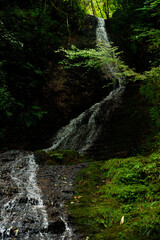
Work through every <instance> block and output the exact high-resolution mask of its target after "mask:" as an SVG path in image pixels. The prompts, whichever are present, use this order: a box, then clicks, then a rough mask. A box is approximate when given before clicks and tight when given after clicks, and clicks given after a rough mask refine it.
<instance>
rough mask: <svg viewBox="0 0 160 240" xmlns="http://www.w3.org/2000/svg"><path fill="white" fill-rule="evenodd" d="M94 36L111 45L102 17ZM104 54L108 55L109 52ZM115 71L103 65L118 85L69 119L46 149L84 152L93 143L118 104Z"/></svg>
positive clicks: (103, 43) (101, 42) (119, 80)
mask: <svg viewBox="0 0 160 240" xmlns="http://www.w3.org/2000/svg"><path fill="white" fill-rule="evenodd" d="M96 37H97V43H100V44H102V45H103V46H106V49H107V48H110V47H111V46H110V43H109V40H108V36H107V33H106V30H105V21H104V19H102V18H98V26H97V30H96ZM106 54H107V55H109V54H110V53H109V52H108V53H106ZM116 72H117V68H116V65H115V64H113V63H108V64H106V65H105V66H104V73H105V74H106V77H110V78H111V79H113V78H114V79H116V80H117V81H118V87H117V88H116V89H113V91H111V92H110V94H109V95H108V96H107V97H106V98H105V99H104V100H102V101H101V102H99V103H96V104H94V105H93V106H92V107H91V108H89V109H88V110H86V111H85V112H83V113H82V114H81V115H79V116H78V117H77V118H75V119H73V120H71V121H70V123H69V124H68V125H67V126H65V127H63V128H62V129H60V130H59V131H58V133H57V135H56V136H55V137H54V139H53V143H52V146H51V147H50V148H48V149H46V150H53V149H72V150H77V151H79V152H80V153H84V152H85V151H87V150H88V149H89V148H90V147H91V146H92V145H93V144H94V142H95V141H96V140H97V137H98V136H99V134H100V133H101V131H102V130H103V124H104V123H105V122H106V121H107V120H108V119H109V117H110V115H111V112H112V111H114V109H115V108H116V106H117V105H118V103H119V101H120V98H121V96H122V93H123V91H124V87H123V86H122V83H121V79H120V78H119V77H118V76H117V74H116ZM107 105H108V109H107V110H106V112H105V114H104V113H103V120H102V119H100V117H101V115H102V112H103V108H104V106H105V108H106V106H107Z"/></svg>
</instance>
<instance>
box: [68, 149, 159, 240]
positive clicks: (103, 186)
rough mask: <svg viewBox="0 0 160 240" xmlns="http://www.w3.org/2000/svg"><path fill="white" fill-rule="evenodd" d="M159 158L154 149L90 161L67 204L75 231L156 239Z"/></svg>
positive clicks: (105, 236) (96, 236)
mask: <svg viewBox="0 0 160 240" xmlns="http://www.w3.org/2000/svg"><path fill="white" fill-rule="evenodd" d="M159 161H160V152H159V151H158V152H155V153H153V154H151V155H150V156H148V157H132V158H127V159H111V160H108V161H106V162H93V163H90V164H89V167H88V168H87V169H84V170H82V171H81V173H80V175H79V178H78V183H77V193H76V195H75V197H74V198H73V200H71V202H70V204H69V209H70V211H71V213H72V214H73V216H74V217H75V219H76V221H77V225H78V227H79V230H80V231H82V232H83V233H84V234H85V235H87V236H89V238H91V239H95V240H97V239H119V240H120V239H128V240H129V239H135V238H136V239H139V240H140V239H158V238H159V236H160V231H159V227H160V217H159V211H160V208H159V199H160V194H159V190H158V189H159V172H160V166H159ZM122 216H124V223H123V224H120V221H121V218H122Z"/></svg>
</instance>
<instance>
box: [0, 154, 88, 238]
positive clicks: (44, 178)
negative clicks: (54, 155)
mask: <svg viewBox="0 0 160 240" xmlns="http://www.w3.org/2000/svg"><path fill="white" fill-rule="evenodd" d="M36 158H37V157H36ZM37 162H40V161H38V159H37ZM85 165H86V164H83V163H82V164H78V165H75V166H73V165H72V166H71V165H70V166H65V165H61V166H48V165H46V163H45V162H43V164H42V165H40V166H38V164H37V163H36V162H35V158H34V155H33V153H29V152H21V151H11V152H6V153H4V154H1V155H0V169H1V174H0V239H1V240H12V239H13V238H16V239H17V240H22V239H24V240H25V239H26V240H28V239H31V240H32V239H34V240H42V239H46V240H53V239H54V240H64V239H65V240H80V239H84V238H83V236H81V235H80V234H79V233H78V232H77V230H76V229H75V227H74V224H73V221H71V217H70V215H69V214H68V212H67V209H66V206H65V204H66V201H67V200H69V199H70V198H71V197H72V196H73V193H74V182H75V178H76V174H77V171H79V170H80V169H81V168H83V167H85Z"/></svg>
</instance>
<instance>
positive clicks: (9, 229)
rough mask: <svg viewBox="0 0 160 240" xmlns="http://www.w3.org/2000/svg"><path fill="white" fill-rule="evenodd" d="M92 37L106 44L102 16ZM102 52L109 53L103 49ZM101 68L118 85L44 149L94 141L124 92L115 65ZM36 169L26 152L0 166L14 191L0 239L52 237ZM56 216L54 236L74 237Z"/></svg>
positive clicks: (49, 239) (7, 201) (4, 214)
mask: <svg viewBox="0 0 160 240" xmlns="http://www.w3.org/2000/svg"><path fill="white" fill-rule="evenodd" d="M96 36H97V44H98V43H101V44H104V45H105V46H106V47H110V43H109V40H108V36H107V33H106V30H105V22H104V19H101V18H98V25H97V30H96ZM106 54H110V53H107V52H106ZM103 68H104V74H106V77H107V78H108V76H109V77H110V78H116V79H117V81H118V83H119V84H118V87H117V88H114V89H113V90H112V91H111V92H110V93H109V95H108V96H106V97H105V98H104V99H103V100H102V101H101V102H99V103H96V104H94V105H93V106H92V107H90V108H89V109H87V110H86V111H85V112H83V113H82V114H80V115H79V116H78V117H77V118H74V119H73V120H71V121H70V123H69V124H68V125H67V126H65V127H64V128H62V129H60V130H59V131H58V133H57V135H56V136H55V137H54V140H53V143H52V146H51V147H50V148H48V149H46V151H49V150H52V149H72V150H77V151H79V152H80V153H84V152H85V151H87V150H88V149H89V148H90V147H92V145H93V144H94V143H95V141H96V140H97V138H98V136H99V135H100V133H101V132H102V131H103V126H104V123H106V122H107V121H108V120H109V118H110V116H111V115H112V112H113V111H114V110H115V109H116V107H117V105H119V102H120V99H121V96H122V93H123V91H124V87H123V85H122V83H121V79H120V78H118V77H117V74H116V72H117V68H116V65H115V64H113V63H108V64H106V65H105V66H104V67H103ZM104 110H105V114H104ZM37 170H38V165H37V163H36V161H35V157H34V154H30V153H25V155H24V154H18V153H17V155H16V158H15V159H14V161H8V162H7V163H6V164H4V166H2V171H4V172H5V173H6V172H7V173H8V175H9V176H10V180H8V181H10V182H11V183H12V182H13V183H14V184H15V186H16V187H17V189H18V190H17V192H16V191H15V192H14V194H13V196H10V197H4V200H3V201H2V202H3V205H2V207H1V216H0V238H1V240H11V239H16V238H17V239H24V240H25V239H26V240H29V239H34V240H45V239H46V240H52V239H53V238H52V237H53V236H52V233H51V232H49V231H48V229H49V223H48V216H47V212H46V209H45V205H44V203H43V199H42V192H41V190H40V188H39V187H38V184H37V180H36V174H37ZM11 180H12V181H11ZM59 215H60V216H59V218H60V219H61V221H62V222H63V224H64V225H65V231H64V232H63V233H62V234H61V235H59V236H58V239H59V240H65V239H74V237H73V236H74V234H73V231H72V229H71V228H70V226H69V225H68V223H67V219H66V217H65V216H63V213H61V211H60V210H59ZM56 239H57V238H56Z"/></svg>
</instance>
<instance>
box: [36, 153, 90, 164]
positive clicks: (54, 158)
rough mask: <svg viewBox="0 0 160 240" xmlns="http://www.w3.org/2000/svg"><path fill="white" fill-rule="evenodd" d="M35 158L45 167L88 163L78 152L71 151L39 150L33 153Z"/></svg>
mask: <svg viewBox="0 0 160 240" xmlns="http://www.w3.org/2000/svg"><path fill="white" fill-rule="evenodd" d="M35 156H36V159H37V161H38V162H39V163H41V164H47V165H65V164H67V165H69V164H76V163H81V162H87V161H89V160H87V159H86V158H84V157H83V156H82V155H80V154H79V153H78V152H76V151H72V150H53V151H43V150H39V151H37V152H36V153H35Z"/></svg>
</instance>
